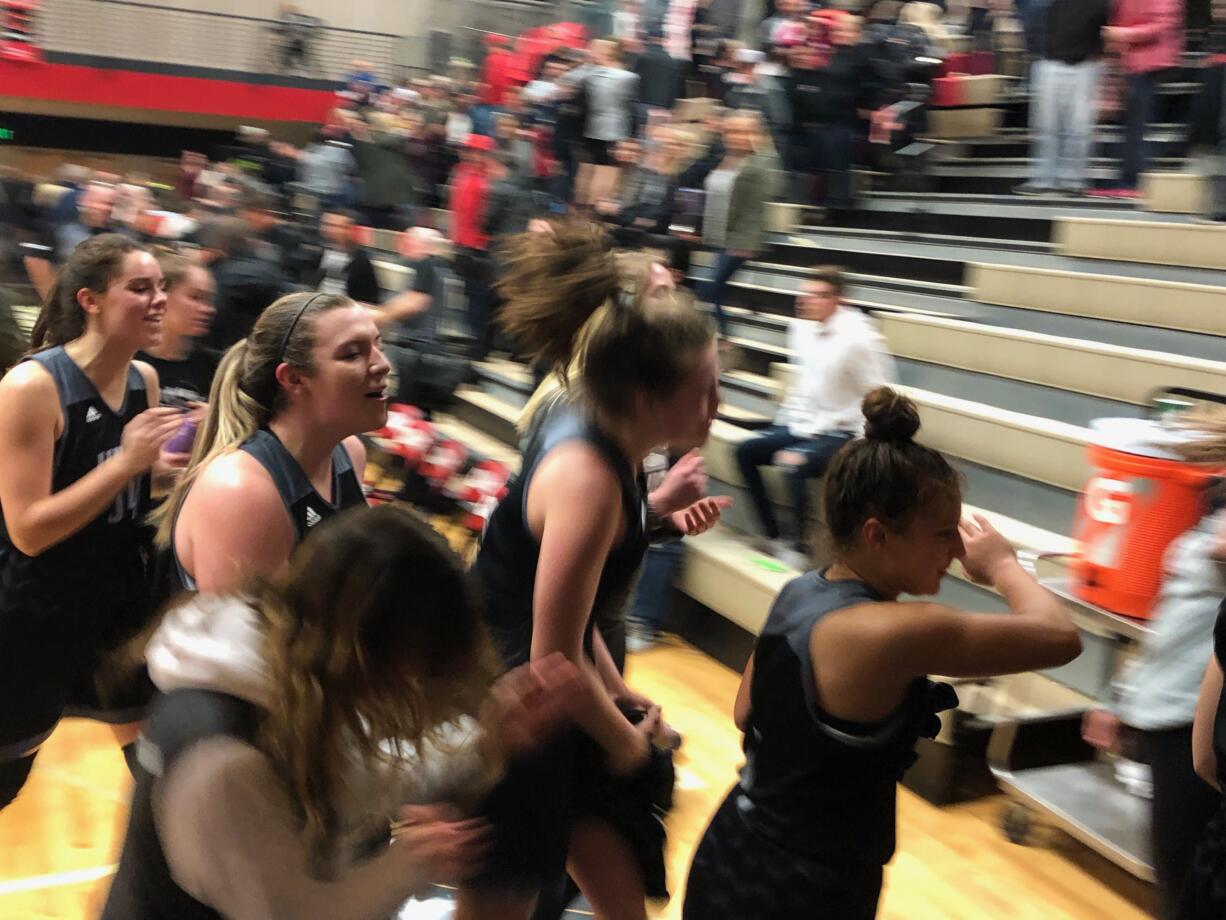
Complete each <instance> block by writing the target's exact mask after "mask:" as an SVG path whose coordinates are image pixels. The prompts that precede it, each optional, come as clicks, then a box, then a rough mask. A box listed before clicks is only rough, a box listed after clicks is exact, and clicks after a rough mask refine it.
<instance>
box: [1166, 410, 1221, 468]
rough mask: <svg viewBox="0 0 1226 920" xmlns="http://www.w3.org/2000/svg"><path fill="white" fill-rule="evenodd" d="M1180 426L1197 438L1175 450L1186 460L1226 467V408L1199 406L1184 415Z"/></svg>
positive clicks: (1179, 419) (1181, 417) (1179, 420)
mask: <svg viewBox="0 0 1226 920" xmlns="http://www.w3.org/2000/svg"><path fill="white" fill-rule="evenodd" d="M1178 424H1179V427H1181V428H1183V429H1185V430H1187V431H1190V432H1195V433H1196V437H1194V438H1192V439H1190V440H1189V441H1188V442H1187V443H1184V444H1181V445H1179V446H1177V447H1176V448H1175V450H1176V451H1177V452H1178V453H1179V454H1180V455H1181V456H1182V457H1183V458H1184V459H1185V460H1188V461H1190V462H1192V463H1204V464H1207V465H1210V466H1226V406H1220V405H1207V404H1206V405H1200V406H1197V407H1195V408H1193V409H1190V410H1189V411H1187V412H1185V413H1183V414H1182V415H1181V416H1180V417H1179V418H1178Z"/></svg>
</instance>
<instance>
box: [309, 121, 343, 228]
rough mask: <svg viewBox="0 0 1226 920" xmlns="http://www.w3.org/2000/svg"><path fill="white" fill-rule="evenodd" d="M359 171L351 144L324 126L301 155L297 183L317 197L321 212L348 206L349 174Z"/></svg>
mask: <svg viewBox="0 0 1226 920" xmlns="http://www.w3.org/2000/svg"><path fill="white" fill-rule="evenodd" d="M356 171H357V163H356V162H355V161H354V159H353V151H352V149H351V147H350V146H349V145H348V144H346V143H344V142H343V141H341V139H340V130H339V129H338V128H335V127H332V126H328V125H325V126H324V127H323V128H321V129H320V131H319V134H318V135H317V136H316V138H315V140H314V141H312V142H311V143H310V144H308V145H307V147H306V148H305V149H304V150H303V151H302V153H301V154H299V156H298V184H299V185H301V186H302V188H303V190H304V191H305V192H306V193H307V194H309V195H311V196H312V197H313V198H314V199H315V200H316V202H317V204H318V206H319V210H320V213H322V212H324V211H326V210H328V209H329V208H340V207H345V206H347V205H348V198H349V177H350V176H352V175H353V174H354V173H355V172H356Z"/></svg>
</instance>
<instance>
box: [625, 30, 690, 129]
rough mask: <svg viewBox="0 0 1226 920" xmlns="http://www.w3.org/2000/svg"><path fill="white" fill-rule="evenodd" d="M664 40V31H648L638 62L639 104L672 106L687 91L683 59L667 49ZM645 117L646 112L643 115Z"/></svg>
mask: <svg viewBox="0 0 1226 920" xmlns="http://www.w3.org/2000/svg"><path fill="white" fill-rule="evenodd" d="M663 40H664V34H663V32H659V31H656V32H649V33H648V35H647V47H646V48H645V49H644V50H643V53H642V54H641V55H639V59H638V62H637V63H636V65H635V72H636V73H637V74H638V75H639V87H640V90H639V104H640V105H642V106H644V107H646V108H647V109H672V107H673V106H674V105H675V104H676V102H677V100H678V99H679V98H681V97H682V96H683V95H685V93H684V89H685V71H684V70H683V68H682V63H681V62H680V61H678V60H677V59H676V58H674V57H673V56H672V55H670V54H669V53H668V52H667V51H666V50H665V49H664V45H663V44H662V42H663ZM646 120H647V119H646V115H644V116H643V117H642V118H641V119H640V121H642V122H646Z"/></svg>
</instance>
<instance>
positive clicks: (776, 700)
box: [684, 387, 1081, 920]
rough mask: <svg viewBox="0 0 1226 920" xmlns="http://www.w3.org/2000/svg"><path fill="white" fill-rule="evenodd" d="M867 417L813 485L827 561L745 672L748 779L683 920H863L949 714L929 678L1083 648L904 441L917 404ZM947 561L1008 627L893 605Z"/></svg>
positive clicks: (891, 398) (934, 465)
mask: <svg viewBox="0 0 1226 920" xmlns="http://www.w3.org/2000/svg"><path fill="white" fill-rule="evenodd" d="M863 409H864V416H865V420H866V426H865V434H864V437H862V438H858V439H856V440H854V441H852V442H850V443H849V444H847V445H845V446H844V447H843V448H842V449H841V450H840V451H839V453H838V454H837V455H836V456H835V458H834V461H833V463H832V464H831V466H830V471H829V473H828V474H827V477H826V523H827V526H828V527H829V529H830V534H831V537H832V540H833V543H834V547H835V557H834V562H833V563H831V565H830V566H829V567H828V568H827V569H825V570H824V571H822V572H810V573H808V574H806V575H802V576H800V577H799V578H797V579H796V580H794V581H793V582H791V583H790V584H789V585H788V586H787V587H786V588H784V590H783V592H782V593H781V594H780V595H779V598H778V599H777V600H776V601H775V606H774V608H773V609H772V610H771V613H770V615H769V616H768V618H767V621H766V624H765V626H764V627H763V629H762V633H761V635H760V636H759V637H758V644H757V647H756V649H755V650H754V654H753V657H752V658H751V659H750V662H749V666H748V667H747V668H746V670H745V677H744V679H743V680H742V682H741V689H740V692H739V693H738V695H737V700H736V711H735V718H736V724H737V726H738V727H739V728H741V729H742V730H743V731H744V732H745V754H746V764H745V768H744V769H743V770H742V772H741V779H740V782H739V783H738V784H737V785H735V786H733V787H732V790H731V792H729V794H728V797H727V798H726V799H725V800H724V803H723V805H722V806H721V807H720V809H719V810H718V811H717V812H716V814H715V817H714V818H713V819H712V821H711V824H710V826H709V827H708V828H707V831H706V834H705V835H704V837H703V839H702V842H701V843H700V845H699V847H698V851H697V853H696V854H695V856H694V861H693V865H692V866H691V869H690V877H689V882H688V884H687V886H686V896H685V909H684V917H686V918H687V920H741V918H744V917H754V918H755V920H759V918H760V920H785V918H787V920H792V918H796V917H803V916H813V915H814V911H818V912H819V913H820V915H821V916H826V917H837V918H839V920H872V918H873V917H874V916H875V915H876V912H877V901H878V898H879V896H880V893H881V880H882V868H883V866H885V864H886V863H888V862H889V861H890V858H891V856H892V855H893V853H894V824H895V815H894V810H895V787H896V784H897V782H898V780H899V778H900V777H901V776H902V774H903V773H904V772H905V771H906V769H907V768H908V767H909V766H910V765H911V764H912V762H913V761H914V760H915V750H914V749H915V743H916V741H917V739H919V738H920V737H929V738H931V737H934V736H935V735H936V733H937V731H939V730H940V720H939V719H938V718H937V716H936V712H938V711H939V710H942V709H948V708H951V707H953V706H955V705H956V704H957V696H956V694H954V692H953V689H952V688H951V687H949V686H948V685H947V684H934V683H933V682H931V681H930V680H928V677H927V675H928V674H930V673H937V674H948V675H951V676H970V675H977V676H984V675H992V674H1011V673H1015V672H1019V671H1030V670H1037V669H1040V668H1052V667H1056V666H1058V665H1062V664H1065V663H1066V662H1068V661H1071V660H1072V659H1073V658H1075V657H1076V656H1077V654H1078V653H1079V652H1080V650H1081V642H1080V639H1079V638H1078V634H1077V630H1076V629H1075V628H1074V627H1073V624H1072V623H1071V622H1070V620H1069V617H1068V614H1067V613H1066V612H1065V610H1064V607H1063V605H1062V604H1061V603H1060V601H1059V600H1057V599H1056V598H1055V597H1053V596H1052V595H1051V594H1050V593H1048V592H1047V591H1046V590H1045V589H1044V588H1042V587H1041V586H1040V585H1039V584H1038V583H1037V582H1036V581H1035V580H1034V578H1032V577H1031V576H1030V575H1028V574H1027V573H1026V572H1025V571H1024V570H1023V569H1022V567H1021V566H1020V565H1018V562H1017V557H1016V555H1015V553H1014V552H1013V548H1012V547H1011V546H1010V545H1009V544H1008V542H1007V541H1006V540H1005V539H1004V537H1002V536H1001V535H1000V534H998V533H997V532H996V531H995V530H993V529H992V527H991V525H989V524H988V523H987V521H986V520H984V519H982V518H980V519H979V520H978V521H977V522H969V521H963V520H962V519H961V513H962V495H961V484H960V483H959V481H958V477H957V474H956V473H955V472H954V471H953V469H952V468H951V467H950V466H949V464H948V463H947V462H946V461H945V458H944V457H942V456H941V455H940V454H938V453H937V452H936V451H934V450H932V449H930V448H928V447H924V446H922V445H920V444H918V443H916V441H915V440H914V438H915V434H916V432H917V431H918V430H919V425H920V419H919V412H918V410H917V409H916V407H915V404H914V403H912V402H911V400H909V399H907V398H906V397H904V396H900V395H899V394H897V393H895V392H894V391H893V390H891V389H889V388H888V387H880V388H878V389H876V390H874V391H872V392H871V393H869V395H868V396H867V397H866V398H865V400H864V406H863ZM955 559H961V560H962V566H963V568H964V569H965V570H966V572H967V574H968V575H970V576H971V577H972V578H973V579H974V580H975V581H977V582H978V583H980V584H984V585H990V586H992V587H994V588H995V589H996V590H997V591H999V592H1000V594H1001V595H1002V596H1003V598H1004V600H1005V603H1007V604H1008V605H1009V610H1010V612H1009V614H979V613H964V612H963V611H960V610H954V609H952V608H950V607H946V606H943V605H941V604H936V603H930V602H918V601H907V602H903V601H900V600H899V597H900V596H901V595H904V594H909V595H916V596H923V595H930V594H935V593H936V592H937V591H938V590H939V588H940V585H941V579H942V578H943V577H944V575H945V572H946V569H947V568H948V567H949V566H950V564H951V563H952V562H953V561H954V560H955Z"/></svg>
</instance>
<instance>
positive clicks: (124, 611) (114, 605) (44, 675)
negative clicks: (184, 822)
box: [0, 556, 153, 761]
mask: <svg viewBox="0 0 1226 920" xmlns="http://www.w3.org/2000/svg"><path fill="white" fill-rule="evenodd" d="M5 574H9V573H5ZM149 611H150V601H149V589H148V580H147V577H146V565H145V560H144V558H143V556H142V557H140V558H129V559H123V560H119V561H117V562H114V563H112V564H110V565H108V567H107V569H106V574H105V577H101V576H100V577H99V578H97V579H96V580H92V581H90V582H88V583H82V582H80V581H78V582H77V583H76V584H74V585H70V586H67V587H65V586H63V585H62V584H57V583H56V582H55V580H54V579H50V578H39V579H37V580H35V579H31V578H26V579H24V581H22V582H16V583H15V580H14V579H7V580H6V579H4V578H3V576H2V575H0V761H5V760H13V759H16V758H18V757H22V756H24V755H25V754H26V753H28V752H29V751H31V750H33V749H35V748H37V747H38V745H39V744H41V743H42V742H43V741H45V740H46V739H47V737H48V736H49V735H50V734H51V731H52V729H54V728H55V726H56V723H57V722H59V720H60V719H61V718H62V717H63V716H65V715H73V716H81V717H84V718H90V719H95V720H97V721H103V722H108V723H111V724H123V723H127V722H135V721H138V720H139V719H140V718H141V716H142V714H143V712H144V709H145V706H146V705H147V704H148V702H149V700H150V699H151V698H152V696H153V685H152V684H151V683H150V681H149V678H148V676H147V675H146V674H145V673H144V671H143V669H141V670H140V671H139V672H138V673H135V674H132V675H128V676H125V677H124V678H123V679H122V680H120V681H119V682H118V683H114V684H113V685H111V686H108V687H102V686H100V685H99V680H98V679H99V677H101V676H102V674H101V672H102V671H104V670H106V668H105V665H107V664H108V663H109V661H110V658H111V655H112V653H113V652H114V651H115V650H116V649H117V648H119V647H120V646H121V645H123V644H124V643H125V642H127V641H128V640H129V639H130V638H131V637H132V636H134V635H135V634H136V633H137V632H139V631H140V629H142V628H143V627H144V625H145V624H146V623H147V622H148V616H149Z"/></svg>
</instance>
